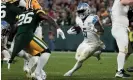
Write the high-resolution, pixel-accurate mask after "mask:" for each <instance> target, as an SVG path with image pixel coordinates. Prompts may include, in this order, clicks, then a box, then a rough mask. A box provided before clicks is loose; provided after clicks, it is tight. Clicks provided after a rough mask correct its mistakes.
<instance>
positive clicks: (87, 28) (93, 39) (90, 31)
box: [76, 15, 100, 43]
mask: <svg viewBox="0 0 133 80" xmlns="http://www.w3.org/2000/svg"><path fill="white" fill-rule="evenodd" d="M97 21H98V16H96V15H90V16H88V17H87V18H86V19H85V20H84V21H83V20H82V19H81V18H80V17H78V16H77V17H76V24H77V25H78V26H80V28H81V30H82V32H83V36H84V41H85V42H87V43H97V42H99V41H100V38H99V35H98V34H97V33H96V32H97V31H96V29H95V27H94V25H95V23H96V22H97Z"/></svg>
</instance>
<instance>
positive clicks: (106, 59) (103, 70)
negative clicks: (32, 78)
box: [1, 52, 133, 80]
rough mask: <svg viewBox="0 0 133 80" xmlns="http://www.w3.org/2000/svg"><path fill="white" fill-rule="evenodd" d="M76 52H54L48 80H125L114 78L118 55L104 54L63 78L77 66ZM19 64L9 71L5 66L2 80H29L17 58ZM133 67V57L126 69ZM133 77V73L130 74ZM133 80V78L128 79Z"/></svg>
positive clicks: (20, 61) (48, 68)
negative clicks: (99, 58) (98, 59)
mask: <svg viewBox="0 0 133 80" xmlns="http://www.w3.org/2000/svg"><path fill="white" fill-rule="evenodd" d="M74 56H75V54H74V52H53V53H52V55H51V57H50V59H49V62H48V64H47V65H46V67H45V71H46V73H47V80H125V79H118V78H117V79H116V78H114V75H115V71H116V66H117V65H116V57H117V54H116V53H103V54H102V55H101V57H102V59H101V60H100V61H97V59H96V58H95V57H91V58H89V59H88V60H87V61H85V63H84V64H83V66H82V68H81V69H80V70H78V71H77V72H75V73H74V74H73V76H72V77H63V74H64V73H65V72H66V71H68V70H69V69H71V68H72V67H73V65H74V64H75V62H76V61H75V58H74ZM17 60H18V61H17V62H16V63H15V64H12V65H11V69H10V70H8V69H7V65H6V64H4V65H3V67H2V69H1V70H2V72H1V77H2V79H1V80H27V78H26V76H25V73H24V72H23V60H22V59H21V58H17ZM129 66H133V55H131V56H130V58H129V59H128V61H127V62H126V66H125V68H127V67H129ZM130 74H131V75H132V77H133V73H130ZM126 80H133V78H130V79H126Z"/></svg>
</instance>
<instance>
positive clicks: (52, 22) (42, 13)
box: [38, 12, 66, 39]
mask: <svg viewBox="0 0 133 80" xmlns="http://www.w3.org/2000/svg"><path fill="white" fill-rule="evenodd" d="M38 14H39V16H40V18H42V19H43V20H46V21H48V22H49V23H50V24H51V25H53V26H54V27H55V28H56V29H57V38H58V37H59V35H61V37H62V39H65V38H66V37H65V35H64V32H63V31H62V30H61V29H60V28H59V26H58V24H57V23H56V22H55V21H54V20H53V19H52V18H51V17H50V16H48V15H47V14H45V13H44V12H40V13H38Z"/></svg>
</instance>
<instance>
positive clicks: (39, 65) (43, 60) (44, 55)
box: [35, 53, 51, 74]
mask: <svg viewBox="0 0 133 80" xmlns="http://www.w3.org/2000/svg"><path fill="white" fill-rule="evenodd" d="M50 55H51V54H50V53H42V54H41V56H40V58H39V59H38V63H37V67H36V69H35V73H36V74H40V73H41V70H42V69H43V67H44V66H45V65H46V63H47V62H48V59H49V57H50Z"/></svg>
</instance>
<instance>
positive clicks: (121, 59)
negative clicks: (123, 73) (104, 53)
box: [117, 52, 126, 71]
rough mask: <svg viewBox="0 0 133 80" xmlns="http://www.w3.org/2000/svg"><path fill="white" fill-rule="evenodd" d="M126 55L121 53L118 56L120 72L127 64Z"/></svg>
mask: <svg viewBox="0 0 133 80" xmlns="http://www.w3.org/2000/svg"><path fill="white" fill-rule="evenodd" d="M125 56H126V54H125V53H122V52H119V54H118V56H117V64H118V71H120V70H121V69H123V68H124V64H125Z"/></svg>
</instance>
